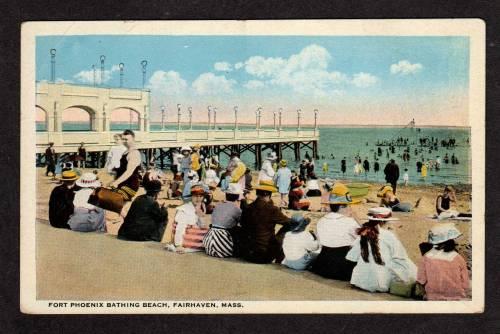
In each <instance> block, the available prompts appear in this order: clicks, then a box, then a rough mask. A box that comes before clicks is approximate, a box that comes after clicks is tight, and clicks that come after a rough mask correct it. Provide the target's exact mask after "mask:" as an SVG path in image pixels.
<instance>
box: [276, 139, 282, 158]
mask: <svg viewBox="0 0 500 334" xmlns="http://www.w3.org/2000/svg"><path fill="white" fill-rule="evenodd" d="M276 155H277V156H278V160H280V161H281V159H282V158H283V151H282V150H281V143H277V144H276Z"/></svg>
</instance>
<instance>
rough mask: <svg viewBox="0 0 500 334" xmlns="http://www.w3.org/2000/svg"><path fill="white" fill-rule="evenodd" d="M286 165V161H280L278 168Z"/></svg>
mask: <svg viewBox="0 0 500 334" xmlns="http://www.w3.org/2000/svg"><path fill="white" fill-rule="evenodd" d="M287 164H288V162H287V161H286V160H281V161H280V166H281V167H286V165H287Z"/></svg>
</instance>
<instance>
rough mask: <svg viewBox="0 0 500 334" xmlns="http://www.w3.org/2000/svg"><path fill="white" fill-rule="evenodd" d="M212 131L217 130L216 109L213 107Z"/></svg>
mask: <svg viewBox="0 0 500 334" xmlns="http://www.w3.org/2000/svg"><path fill="white" fill-rule="evenodd" d="M214 130H217V107H214Z"/></svg>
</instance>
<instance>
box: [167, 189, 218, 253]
mask: <svg viewBox="0 0 500 334" xmlns="http://www.w3.org/2000/svg"><path fill="white" fill-rule="evenodd" d="M204 195H205V189H204V188H203V187H202V186H201V185H199V184H194V185H193V186H192V187H191V201H189V202H187V203H185V204H183V205H181V206H179V207H177V209H176V212H175V218H174V224H173V229H172V231H173V243H171V244H168V245H167V246H166V248H167V249H168V250H170V251H175V252H177V253H186V252H199V251H202V250H203V238H204V236H205V234H206V233H207V232H208V229H207V228H205V227H204V225H205V224H204V222H203V218H204V217H205V215H206V213H205V208H204V205H203V196H204ZM185 236H189V237H188V238H185Z"/></svg>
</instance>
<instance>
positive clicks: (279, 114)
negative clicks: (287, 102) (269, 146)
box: [278, 108, 283, 131]
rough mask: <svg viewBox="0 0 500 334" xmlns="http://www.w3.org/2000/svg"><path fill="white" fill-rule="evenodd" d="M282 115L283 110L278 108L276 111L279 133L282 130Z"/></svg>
mask: <svg viewBox="0 0 500 334" xmlns="http://www.w3.org/2000/svg"><path fill="white" fill-rule="evenodd" d="M282 114H283V108H280V109H279V111H278V117H279V121H278V122H279V125H278V129H279V130H280V131H281V130H282V129H283V128H282V127H281V115H282Z"/></svg>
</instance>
